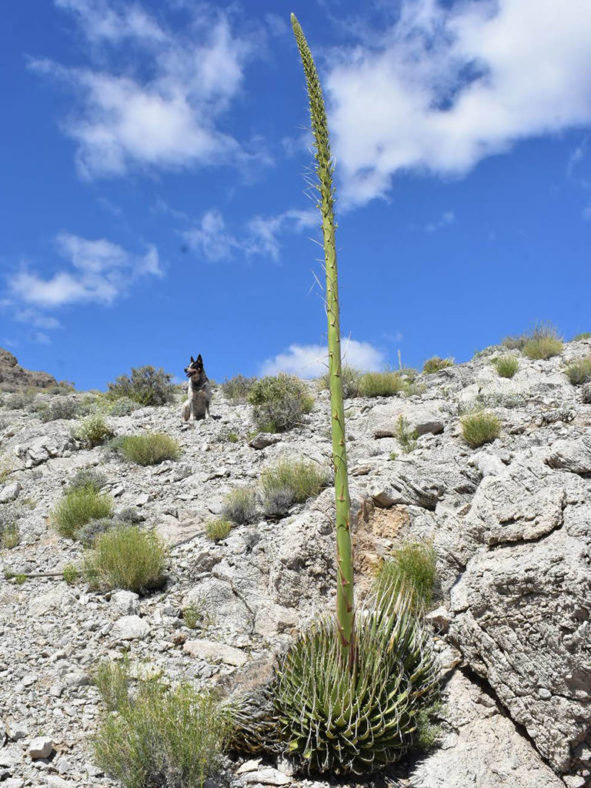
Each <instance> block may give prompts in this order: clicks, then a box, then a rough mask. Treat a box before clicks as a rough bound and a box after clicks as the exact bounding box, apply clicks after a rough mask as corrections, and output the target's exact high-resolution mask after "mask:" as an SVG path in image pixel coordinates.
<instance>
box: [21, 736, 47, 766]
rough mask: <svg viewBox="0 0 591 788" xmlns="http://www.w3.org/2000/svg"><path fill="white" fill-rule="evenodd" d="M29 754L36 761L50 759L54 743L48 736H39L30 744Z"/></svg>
mask: <svg viewBox="0 0 591 788" xmlns="http://www.w3.org/2000/svg"><path fill="white" fill-rule="evenodd" d="M27 752H28V753H29V757H30V758H32V759H33V760H34V761H36V760H38V759H39V758H49V756H50V755H51V753H52V752H53V741H52V740H51V739H50V738H49V737H48V736H37V738H35V739H33V740H32V741H31V743H30V744H29V747H28V749H27Z"/></svg>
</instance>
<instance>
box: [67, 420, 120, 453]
mask: <svg viewBox="0 0 591 788" xmlns="http://www.w3.org/2000/svg"><path fill="white" fill-rule="evenodd" d="M112 435H113V430H112V429H111V428H110V427H109V425H108V424H107V423H106V421H105V420H104V418H103V417H102V416H101V415H100V414H99V413H95V414H93V415H92V416H88V417H87V418H85V419H83V420H82V421H81V422H80V424H79V425H78V427H77V428H76V429H75V430H74V437H75V438H76V440H79V441H80V442H81V443H84V444H85V445H86V446H88V447H89V448H91V449H92V448H93V447H94V446H100V445H101V443H104V442H105V441H106V440H107V439H108V438H111V437H112Z"/></svg>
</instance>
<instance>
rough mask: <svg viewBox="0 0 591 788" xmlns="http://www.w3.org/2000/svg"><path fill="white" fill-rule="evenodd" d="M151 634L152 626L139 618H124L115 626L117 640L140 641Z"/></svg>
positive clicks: (114, 632) (113, 632)
mask: <svg viewBox="0 0 591 788" xmlns="http://www.w3.org/2000/svg"><path fill="white" fill-rule="evenodd" d="M149 633H150V625H149V624H148V623H147V622H146V621H144V619H143V618H140V617H139V616H123V617H122V618H119V619H117V621H115V624H114V625H113V630H112V635H113V637H114V638H115V640H139V639H141V638H145V637H146V636H147V635H148V634H149Z"/></svg>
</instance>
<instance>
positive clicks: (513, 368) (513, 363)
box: [493, 356, 519, 378]
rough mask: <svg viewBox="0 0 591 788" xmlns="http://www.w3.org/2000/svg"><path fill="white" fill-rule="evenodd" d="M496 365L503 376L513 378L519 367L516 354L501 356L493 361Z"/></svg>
mask: <svg viewBox="0 0 591 788" xmlns="http://www.w3.org/2000/svg"><path fill="white" fill-rule="evenodd" d="M493 364H494V367H495V369H496V370H497V372H498V373H499V375H500V377H502V378H512V377H513V375H514V374H515V373H516V372H517V370H518V369H519V361H518V360H517V359H516V358H515V356H500V357H499V358H495V359H494V361H493Z"/></svg>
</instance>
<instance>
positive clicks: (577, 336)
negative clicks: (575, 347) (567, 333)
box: [573, 331, 591, 342]
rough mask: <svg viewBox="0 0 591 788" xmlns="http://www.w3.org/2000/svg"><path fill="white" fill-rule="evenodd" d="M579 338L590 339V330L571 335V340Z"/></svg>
mask: <svg viewBox="0 0 591 788" xmlns="http://www.w3.org/2000/svg"><path fill="white" fill-rule="evenodd" d="M579 339H591V331H583V333H582V334H577V335H576V336H574V337H573V342H576V341H577V340H579Z"/></svg>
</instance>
